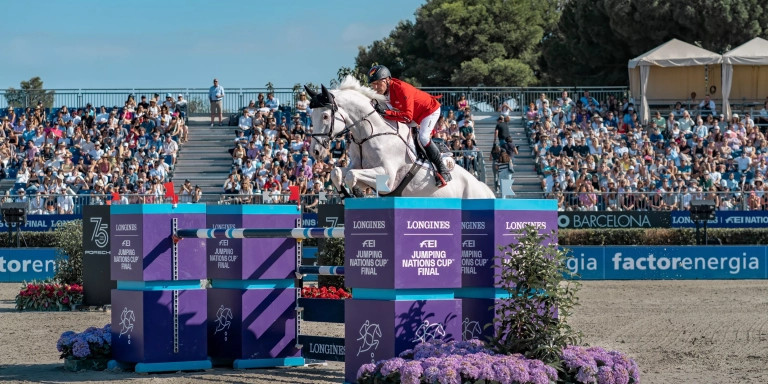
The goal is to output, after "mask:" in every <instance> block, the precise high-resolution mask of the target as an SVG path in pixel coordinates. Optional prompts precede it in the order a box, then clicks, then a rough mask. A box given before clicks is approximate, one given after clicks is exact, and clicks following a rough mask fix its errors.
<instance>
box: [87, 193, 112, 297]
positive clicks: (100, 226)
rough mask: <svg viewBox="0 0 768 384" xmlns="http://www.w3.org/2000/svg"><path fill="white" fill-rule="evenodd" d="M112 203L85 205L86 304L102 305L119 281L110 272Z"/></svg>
mask: <svg viewBox="0 0 768 384" xmlns="http://www.w3.org/2000/svg"><path fill="white" fill-rule="evenodd" d="M109 217H110V216H109V206H108V205H85V206H83V304H84V305H87V306H103V305H107V304H109V303H110V301H111V295H110V292H111V290H112V289H115V288H117V282H115V281H114V280H111V279H110V274H109V255H110V242H109V223H110V221H109Z"/></svg>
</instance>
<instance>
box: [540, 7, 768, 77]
mask: <svg viewBox="0 0 768 384" xmlns="http://www.w3.org/2000/svg"><path fill="white" fill-rule="evenodd" d="M756 36H762V37H767V36H768V4H766V3H765V1H763V0H690V1H684V2H681V1H675V2H671V1H662V0H571V1H568V2H567V3H566V4H565V6H564V8H563V11H562V15H561V17H560V20H559V23H558V25H557V28H556V29H555V30H553V32H552V34H551V35H549V36H546V37H545V40H544V41H543V48H542V49H543V55H542V70H543V71H544V73H546V76H545V78H544V81H545V82H546V83H548V84H552V85H556V84H564V85H625V84H627V62H628V61H629V60H631V59H632V58H635V57H637V56H639V55H641V54H643V53H644V52H647V51H649V50H651V49H653V48H655V47H656V46H658V45H660V44H663V43H665V42H667V41H669V40H670V39H672V38H677V39H679V40H682V41H685V42H688V43H691V44H695V45H698V46H701V47H702V48H704V49H708V50H710V51H712V52H716V53H725V52H726V51H728V50H730V49H732V48H735V47H736V46H738V45H741V44H743V43H745V42H747V41H749V40H750V39H752V38H754V37H756Z"/></svg>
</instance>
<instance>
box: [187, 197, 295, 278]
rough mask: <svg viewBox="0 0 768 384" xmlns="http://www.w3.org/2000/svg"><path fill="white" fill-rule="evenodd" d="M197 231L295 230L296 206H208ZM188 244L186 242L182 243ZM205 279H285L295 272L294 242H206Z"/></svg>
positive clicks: (292, 240) (242, 240)
mask: <svg viewBox="0 0 768 384" xmlns="http://www.w3.org/2000/svg"><path fill="white" fill-rule="evenodd" d="M207 214H208V218H207V224H206V225H204V226H202V227H199V228H218V229H231V228H295V227H296V220H297V219H299V218H300V217H301V212H300V211H299V209H298V208H297V207H296V206H295V205H269V204H263V205H211V206H208V210H207ZM184 241H187V240H184ZM203 241H206V242H207V255H206V265H207V270H208V278H211V279H226V280H256V279H287V278H293V276H294V271H295V270H296V240H295V239H285V238H274V239H269V238H267V239H208V240H203Z"/></svg>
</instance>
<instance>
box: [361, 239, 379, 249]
mask: <svg viewBox="0 0 768 384" xmlns="http://www.w3.org/2000/svg"><path fill="white" fill-rule="evenodd" d="M363 248H376V240H373V239H369V240H365V241H363Z"/></svg>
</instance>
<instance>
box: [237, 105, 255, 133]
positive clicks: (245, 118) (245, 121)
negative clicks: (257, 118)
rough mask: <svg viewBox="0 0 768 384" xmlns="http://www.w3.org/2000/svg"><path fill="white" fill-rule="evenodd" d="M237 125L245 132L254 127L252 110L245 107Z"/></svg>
mask: <svg viewBox="0 0 768 384" xmlns="http://www.w3.org/2000/svg"><path fill="white" fill-rule="evenodd" d="M251 101H253V100H251ZM237 127H238V128H240V129H241V130H242V131H243V132H245V131H250V130H251V128H252V127H253V119H252V118H251V112H250V111H249V110H248V108H243V114H242V115H241V116H240V118H239V119H238V120H237Z"/></svg>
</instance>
